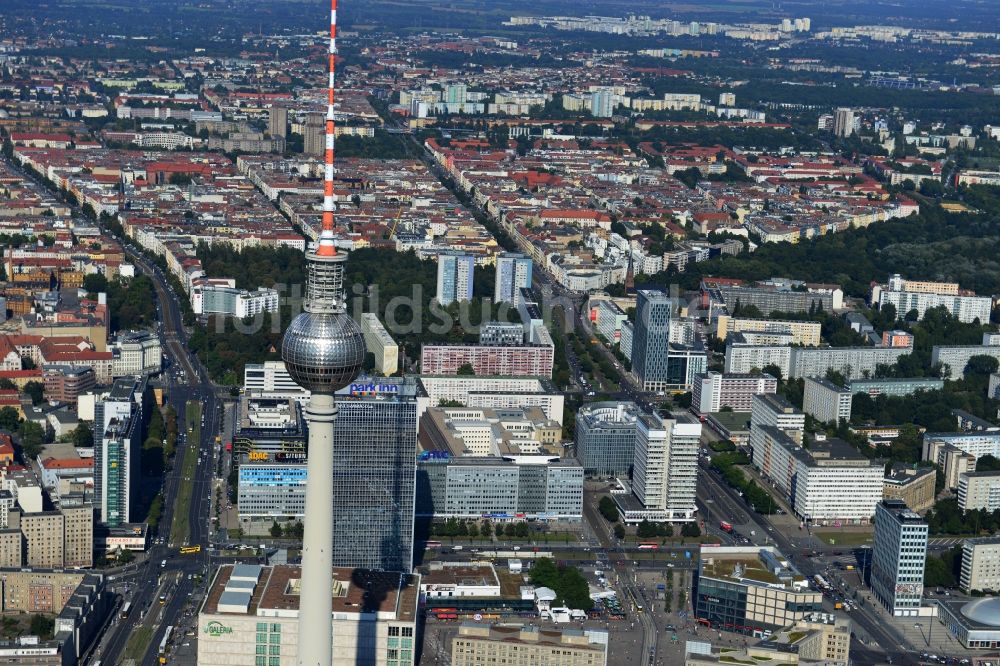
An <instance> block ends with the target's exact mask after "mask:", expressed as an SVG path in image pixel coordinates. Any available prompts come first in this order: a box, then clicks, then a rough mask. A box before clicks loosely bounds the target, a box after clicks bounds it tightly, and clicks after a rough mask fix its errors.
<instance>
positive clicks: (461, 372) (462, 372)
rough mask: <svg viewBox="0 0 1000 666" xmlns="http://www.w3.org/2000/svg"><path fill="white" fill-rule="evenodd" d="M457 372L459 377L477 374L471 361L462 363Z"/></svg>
mask: <svg viewBox="0 0 1000 666" xmlns="http://www.w3.org/2000/svg"><path fill="white" fill-rule="evenodd" d="M455 374H457V375H458V376H459V377H474V376H475V374H476V370H475V368H473V367H472V364H471V363H463V364H462V365H460V366H458V370H457V372H456V373H455Z"/></svg>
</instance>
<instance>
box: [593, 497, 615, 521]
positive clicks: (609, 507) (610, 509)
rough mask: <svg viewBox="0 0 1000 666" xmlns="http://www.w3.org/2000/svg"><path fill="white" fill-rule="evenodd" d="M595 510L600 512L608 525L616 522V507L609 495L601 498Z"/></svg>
mask: <svg viewBox="0 0 1000 666" xmlns="http://www.w3.org/2000/svg"><path fill="white" fill-rule="evenodd" d="M597 510H598V511H600V512H601V515H602V516H604V519H605V520H606V521H608V522H609V523H616V522H618V505H617V504H615V501H614V500H613V499H611V497H610V496H609V495H605V496H604V497H602V498H601V501H600V502H598V503H597Z"/></svg>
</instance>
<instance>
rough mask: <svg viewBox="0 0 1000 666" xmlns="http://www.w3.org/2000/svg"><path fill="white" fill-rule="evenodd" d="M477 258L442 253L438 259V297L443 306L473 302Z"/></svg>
mask: <svg viewBox="0 0 1000 666" xmlns="http://www.w3.org/2000/svg"><path fill="white" fill-rule="evenodd" d="M475 270H476V258H475V256H473V255H471V254H462V253H460V252H441V253H440V254H439V255H438V258H437V295H436V296H435V298H436V299H437V302H438V303H440V304H441V305H450V304H451V303H454V302H455V301H470V300H472V287H473V278H474V273H475Z"/></svg>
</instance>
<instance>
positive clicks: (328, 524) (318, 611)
mask: <svg viewBox="0 0 1000 666" xmlns="http://www.w3.org/2000/svg"><path fill="white" fill-rule="evenodd" d="M306 418H307V419H308V421H309V458H308V462H307V463H306V465H307V474H308V476H307V481H306V513H305V520H304V521H303V527H304V534H303V537H304V538H303V540H302V580H301V583H300V592H299V666H330V664H332V663H333V647H332V645H333V625H332V621H333V620H332V617H333V574H332V571H333V517H332V516H331V515H330V512H331V510H332V507H333V462H334V460H333V458H334V455H333V421H334V419H336V418H337V405H336V403H335V402H334V398H333V396H332V395H330V394H324V393H313V394H312V396H311V397H310V399H309V404H308V406H307V407H306Z"/></svg>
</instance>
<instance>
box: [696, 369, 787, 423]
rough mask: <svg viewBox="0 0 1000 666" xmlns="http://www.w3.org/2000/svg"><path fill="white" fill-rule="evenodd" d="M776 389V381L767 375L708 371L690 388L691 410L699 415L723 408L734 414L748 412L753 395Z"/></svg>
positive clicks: (698, 377)
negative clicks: (730, 410)
mask: <svg viewBox="0 0 1000 666" xmlns="http://www.w3.org/2000/svg"><path fill="white" fill-rule="evenodd" d="M777 390H778V380H777V379H776V378H775V377H772V376H771V375H769V374H767V373H760V374H734V373H725V374H724V373H721V372H714V371H711V372H707V373H705V374H702V375H698V376H697V377H696V378H695V382H694V386H692V387H691V407H692V408H693V409H694V410H695V411H696V412H698V413H699V414H706V413H709V412H718V411H719V410H721V409H722V408H723V407H728V408H730V409H732V410H733V411H734V412H749V411H750V407H751V404H752V402H753V397H754V396H755V395H758V394H765V393H774V392H776V391H777Z"/></svg>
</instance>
